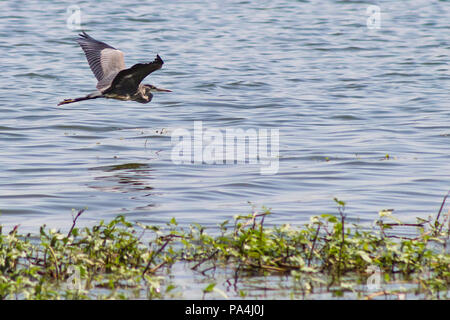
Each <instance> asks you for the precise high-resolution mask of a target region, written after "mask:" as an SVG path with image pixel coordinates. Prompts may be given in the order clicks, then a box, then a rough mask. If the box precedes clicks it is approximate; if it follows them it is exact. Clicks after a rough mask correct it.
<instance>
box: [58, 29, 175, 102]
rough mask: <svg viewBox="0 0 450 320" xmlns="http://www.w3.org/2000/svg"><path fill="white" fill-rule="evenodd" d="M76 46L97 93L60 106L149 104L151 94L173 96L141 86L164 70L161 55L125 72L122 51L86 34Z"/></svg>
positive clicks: (164, 90)
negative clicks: (112, 102)
mask: <svg viewBox="0 0 450 320" xmlns="http://www.w3.org/2000/svg"><path fill="white" fill-rule="evenodd" d="M77 42H78V44H79V45H80V46H81V48H82V49H83V51H84V53H85V55H86V58H87V61H88V63H89V66H90V67H91V70H92V72H93V73H94V75H95V77H96V78H97V80H98V83H97V91H95V92H92V93H90V94H88V95H87V96H85V97H81V98H75V99H65V100H63V101H61V102H60V103H58V106H60V105H62V104H66V103H72V102H78V101H83V100H88V99H97V98H111V99H118V100H132V101H137V102H140V103H148V102H150V101H151V100H152V97H153V95H152V92H157V91H163V92H171V90H167V89H161V88H157V87H155V86H153V85H151V84H141V81H142V80H144V78H145V77H146V76H148V75H149V74H150V73H152V72H153V71H156V70H158V69H161V67H162V65H163V64H164V62H163V61H162V59H161V57H160V56H159V55H156V59H155V60H154V61H153V62H150V63H138V64H135V65H134V66H132V67H131V68H128V69H125V61H124V59H123V52H122V51H120V50H117V49H116V48H113V47H111V46H110V45H108V44H106V43H104V42H101V41H98V40H95V39H94V38H92V37H91V36H89V35H88V34H87V33H86V32H84V31H83V33H81V34H80V38H78V39H77Z"/></svg>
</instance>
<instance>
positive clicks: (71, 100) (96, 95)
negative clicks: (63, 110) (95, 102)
mask: <svg viewBox="0 0 450 320" xmlns="http://www.w3.org/2000/svg"><path fill="white" fill-rule="evenodd" d="M101 97H103V95H102V94H101V93H100V92H94V93H91V94H88V95H87V96H85V97H81V98H74V99H64V100H63V101H61V102H60V103H58V106H61V105H63V104H68V103H74V102H78V101H83V100H89V99H97V98H101Z"/></svg>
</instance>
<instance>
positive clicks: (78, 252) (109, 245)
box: [0, 195, 450, 299]
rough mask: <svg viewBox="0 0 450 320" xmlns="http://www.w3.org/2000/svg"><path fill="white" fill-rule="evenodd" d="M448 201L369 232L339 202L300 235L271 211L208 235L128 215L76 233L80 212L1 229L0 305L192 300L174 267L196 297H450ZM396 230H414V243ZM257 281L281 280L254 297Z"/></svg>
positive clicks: (387, 215)
mask: <svg viewBox="0 0 450 320" xmlns="http://www.w3.org/2000/svg"><path fill="white" fill-rule="evenodd" d="M447 196H448V195H447ZM447 196H446V197H445V198H444V200H443V202H442V206H441V208H440V210H439V212H438V214H437V215H436V216H435V217H434V218H431V217H430V218H429V219H426V220H424V219H417V222H416V223H402V222H401V221H398V220H397V219H396V218H395V217H394V215H393V214H392V210H391V209H388V210H382V211H380V213H379V216H380V219H379V220H378V221H376V222H375V224H373V225H372V226H369V227H367V226H362V225H357V224H354V223H349V222H347V217H346V214H345V203H344V202H342V201H340V200H338V199H335V201H336V204H337V208H338V209H337V213H336V214H334V215H331V214H324V215H321V216H314V217H312V218H311V220H310V223H308V224H306V225H303V226H301V227H291V226H289V225H282V226H275V227H267V226H265V224H264V223H265V220H266V219H269V216H270V214H271V212H270V210H268V209H264V208H263V210H262V211H260V212H257V211H255V210H254V212H252V213H251V214H249V215H244V216H236V217H235V218H234V221H232V222H229V221H224V222H223V223H222V224H221V225H220V226H219V228H217V229H215V230H213V232H211V235H210V234H208V233H207V229H206V228H204V227H203V226H201V225H199V224H194V225H191V226H189V227H180V226H178V224H177V222H176V221H175V219H172V220H171V221H170V222H169V223H167V225H165V226H148V225H143V224H141V223H133V222H129V221H127V220H126V219H125V218H124V217H123V216H118V217H117V218H115V219H114V220H112V221H110V222H108V223H105V222H103V221H101V222H100V223H98V224H97V225H94V226H92V227H86V228H78V227H76V222H77V219H78V218H79V217H80V216H81V215H82V213H83V211H80V212H78V213H77V215H76V216H75V217H74V219H73V225H72V226H71V228H70V230H69V231H68V232H67V233H62V232H60V231H57V230H49V229H48V228H46V227H45V226H42V227H41V228H40V234H39V235H30V234H27V235H21V234H19V230H18V228H17V227H16V228H13V230H11V231H10V232H8V233H4V232H3V231H2V228H1V227H0V299H170V298H173V297H175V298H192V297H191V296H189V297H185V296H183V295H182V291H183V290H181V291H180V290H178V293H177V288H178V287H179V284H178V283H177V279H176V277H175V278H174V277H173V276H171V269H172V268H173V266H174V265H175V264H182V265H183V266H184V267H187V268H189V270H191V271H192V272H193V273H194V274H196V277H203V278H204V279H205V283H206V285H204V286H203V288H202V289H200V290H199V292H198V298H202V297H205V298H213V297H214V298H228V297H242V298H245V297H252V298H255V297H258V295H260V292H262V291H267V290H271V292H272V296H271V297H272V298H277V297H281V296H286V295H287V296H288V297H291V298H294V299H297V298H306V299H311V298H314V297H316V296H317V294H319V295H322V296H321V297H337V298H339V297H343V296H344V297H350V298H359V299H373V298H383V299H385V298H389V299H392V298H396V299H410V298H411V299H417V298H419V299H448V298H449V287H450V286H449V285H450V254H449V250H448V245H449V229H450V217H449V216H450V211H449V213H444V212H443V208H444V205H445V201H446V199H447ZM396 228H412V230H413V231H414V232H411V231H410V232H408V234H409V235H411V234H412V233H413V234H414V236H409V237H405V236H400V235H398V232H396V231H395V229H396ZM254 278H258V279H261V278H263V279H264V278H270V279H276V278H278V279H279V281H272V282H270V281H268V282H267V281H261V282H260V283H259V285H258V289H255V287H252V286H251V285H249V283H250V282H252V279H254ZM218 282H221V283H222V284H218ZM214 293H215V294H216V295H214V296H213V294H214Z"/></svg>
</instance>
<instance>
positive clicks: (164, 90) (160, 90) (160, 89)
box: [155, 87, 172, 92]
mask: <svg viewBox="0 0 450 320" xmlns="http://www.w3.org/2000/svg"><path fill="white" fill-rule="evenodd" d="M155 89H156V91H159V92H172V90H169V89H163V88H156V87H155Z"/></svg>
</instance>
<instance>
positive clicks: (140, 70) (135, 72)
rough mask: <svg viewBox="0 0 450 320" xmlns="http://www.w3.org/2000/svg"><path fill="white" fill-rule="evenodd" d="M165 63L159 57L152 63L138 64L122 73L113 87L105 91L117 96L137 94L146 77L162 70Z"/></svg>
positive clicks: (113, 82) (113, 83)
mask: <svg viewBox="0 0 450 320" xmlns="http://www.w3.org/2000/svg"><path fill="white" fill-rule="evenodd" d="M163 64H164V61H163V60H162V59H161V57H160V56H159V55H156V58H155V60H153V62H150V63H138V64H135V65H134V66H132V67H131V68H128V69H125V70H122V71H120V72H119V73H118V74H117V75H116V77H115V78H114V80H113V81H112V83H111V86H110V87H109V88H108V89H107V90H106V91H104V93H107V92H114V93H117V94H130V93H132V92H133V93H134V92H136V90H137V89H138V87H139V84H140V83H141V81H142V80H144V78H145V77H146V76H148V75H149V74H150V73H152V72H153V71H156V70H159V69H161V67H162V65H163Z"/></svg>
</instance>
